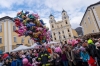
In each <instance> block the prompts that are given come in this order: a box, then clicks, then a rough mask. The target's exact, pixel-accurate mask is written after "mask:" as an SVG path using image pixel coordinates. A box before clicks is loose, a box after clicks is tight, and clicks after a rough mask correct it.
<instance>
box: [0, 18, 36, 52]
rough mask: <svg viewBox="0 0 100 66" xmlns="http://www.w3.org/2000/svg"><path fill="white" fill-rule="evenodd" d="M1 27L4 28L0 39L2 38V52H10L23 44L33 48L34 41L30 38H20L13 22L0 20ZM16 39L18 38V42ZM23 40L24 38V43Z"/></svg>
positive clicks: (0, 33) (0, 47) (0, 46)
mask: <svg viewBox="0 0 100 66" xmlns="http://www.w3.org/2000/svg"><path fill="white" fill-rule="evenodd" d="M0 25H1V26H2V32H0V38H2V43H0V50H3V51H4V52H9V51H11V50H13V49H15V48H16V47H17V44H23V45H26V46H31V45H32V44H34V41H33V40H30V37H24V36H21V37H18V34H17V33H15V32H14V31H13V26H15V24H14V22H13V21H12V20H10V19H2V20H0ZM16 29H17V28H16ZM14 37H16V42H14ZM22 38H24V41H23V43H22Z"/></svg>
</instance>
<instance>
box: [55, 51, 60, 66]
mask: <svg viewBox="0 0 100 66" xmlns="http://www.w3.org/2000/svg"><path fill="white" fill-rule="evenodd" d="M54 64H55V66H62V65H61V58H60V55H59V54H57V53H55V57H54Z"/></svg>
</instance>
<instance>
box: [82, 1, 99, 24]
mask: <svg viewBox="0 0 100 66" xmlns="http://www.w3.org/2000/svg"><path fill="white" fill-rule="evenodd" d="M98 4H100V1H99V2H97V3H95V4H92V5H90V6H88V7H87V9H86V11H85V14H84V16H83V18H82V20H81V23H82V21H83V19H84V17H85V15H86V13H87V11H88V9H89V8H90V7H92V6H95V5H98ZM81 23H80V25H81Z"/></svg>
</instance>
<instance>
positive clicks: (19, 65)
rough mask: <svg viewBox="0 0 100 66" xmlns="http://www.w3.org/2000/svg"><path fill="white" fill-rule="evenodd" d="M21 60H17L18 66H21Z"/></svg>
mask: <svg viewBox="0 0 100 66" xmlns="http://www.w3.org/2000/svg"><path fill="white" fill-rule="evenodd" d="M22 60H23V59H22V58H18V60H17V62H18V66H23V62H22Z"/></svg>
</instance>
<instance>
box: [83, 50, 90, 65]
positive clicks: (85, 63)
mask: <svg viewBox="0 0 100 66" xmlns="http://www.w3.org/2000/svg"><path fill="white" fill-rule="evenodd" d="M81 49H82V51H81V58H82V62H83V66H89V65H88V60H89V54H88V53H87V52H86V50H85V48H81Z"/></svg>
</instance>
